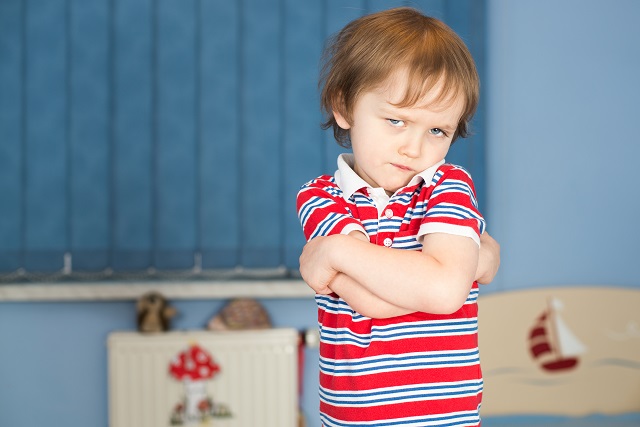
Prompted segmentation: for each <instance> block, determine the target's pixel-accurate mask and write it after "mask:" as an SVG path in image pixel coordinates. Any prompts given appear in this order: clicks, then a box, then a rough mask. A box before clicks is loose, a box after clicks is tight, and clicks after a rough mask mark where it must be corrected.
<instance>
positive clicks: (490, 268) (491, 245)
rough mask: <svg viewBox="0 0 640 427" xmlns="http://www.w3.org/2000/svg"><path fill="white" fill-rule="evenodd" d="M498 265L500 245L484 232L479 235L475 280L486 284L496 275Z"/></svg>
mask: <svg viewBox="0 0 640 427" xmlns="http://www.w3.org/2000/svg"><path fill="white" fill-rule="evenodd" d="M499 267H500V245H499V244H498V242H496V241H495V239H494V238H493V237H491V236H490V235H489V233H487V232H484V233H482V235H481V236H480V252H479V258H478V269H477V270H476V280H477V281H478V283H480V284H483V285H486V284H488V283H491V281H492V280H493V279H494V277H496V274H497V273H498V268H499Z"/></svg>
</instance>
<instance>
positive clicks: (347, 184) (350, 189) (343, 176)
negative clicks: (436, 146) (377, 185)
mask: <svg viewBox="0 0 640 427" xmlns="http://www.w3.org/2000/svg"><path fill="white" fill-rule="evenodd" d="M443 163H444V160H440V161H439V162H438V163H436V164H435V165H433V166H431V167H429V168H427V169H425V170H423V171H422V172H420V173H418V174H416V176H414V177H413V178H411V181H409V184H407V187H408V186H411V185H416V184H418V183H419V182H420V180H423V181H424V182H427V183H428V182H431V180H432V179H433V175H435V173H436V171H437V170H438V168H439V167H440V166H441V165H442V164H443ZM353 164H354V159H353V154H346V153H345V154H340V155H339V156H338V170H337V171H336V173H335V175H334V177H335V180H336V184H338V187H340V189H341V190H342V196H343V197H344V198H345V199H346V200H349V198H350V197H351V196H353V194H354V193H355V192H356V191H358V190H360V189H361V188H367V189H371V190H376V189H373V188H372V187H371V186H370V185H369V184H367V182H366V181H365V180H364V179H362V178H360V177H359V176H358V174H357V173H356V172H355V171H354V170H353ZM396 193H397V192H396Z"/></svg>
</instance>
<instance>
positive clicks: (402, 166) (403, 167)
mask: <svg viewBox="0 0 640 427" xmlns="http://www.w3.org/2000/svg"><path fill="white" fill-rule="evenodd" d="M391 166H395V167H396V168H398V169H400V170H403V171H406V172H413V169H411V168H410V167H408V166H405V165H399V164H397V163H391Z"/></svg>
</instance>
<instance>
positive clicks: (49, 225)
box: [23, 0, 69, 270]
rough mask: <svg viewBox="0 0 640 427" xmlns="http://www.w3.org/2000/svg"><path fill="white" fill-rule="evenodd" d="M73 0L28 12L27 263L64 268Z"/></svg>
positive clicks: (52, 0)
mask: <svg viewBox="0 0 640 427" xmlns="http://www.w3.org/2000/svg"><path fill="white" fill-rule="evenodd" d="M66 34H67V5H66V2H65V1H64V0H34V1H33V2H29V3H28V5H27V16H26V45H27V49H26V55H27V58H26V59H27V69H26V76H25V78H26V142H25V144H26V153H25V155H26V168H27V169H26V183H25V184H26V185H25V188H24V189H23V191H24V192H25V198H26V212H25V214H24V216H25V221H26V236H25V241H24V242H23V244H24V248H25V261H24V262H25V268H26V269H27V270H29V269H32V268H43V269H45V270H53V269H59V268H62V265H63V263H62V260H63V257H62V254H63V253H64V252H65V251H66V250H67V249H68V247H69V246H68V245H69V241H68V236H69V234H68V214H69V212H68V209H67V208H68V196H69V194H68V163H67V157H68V144H67V140H68V132H67V130H68V129H67V126H68V122H67V117H68V115H67V108H68V99H67V84H68V80H67V77H68V69H67V55H68V52H67V37H66Z"/></svg>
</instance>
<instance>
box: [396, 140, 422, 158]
mask: <svg viewBox="0 0 640 427" xmlns="http://www.w3.org/2000/svg"><path fill="white" fill-rule="evenodd" d="M421 149H422V138H421V137H420V136H419V135H410V136H407V138H406V139H405V140H404V141H402V145H400V149H399V150H398V151H399V152H400V154H402V155H404V156H407V157H413V158H415V157H418V156H420V150H421Z"/></svg>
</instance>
